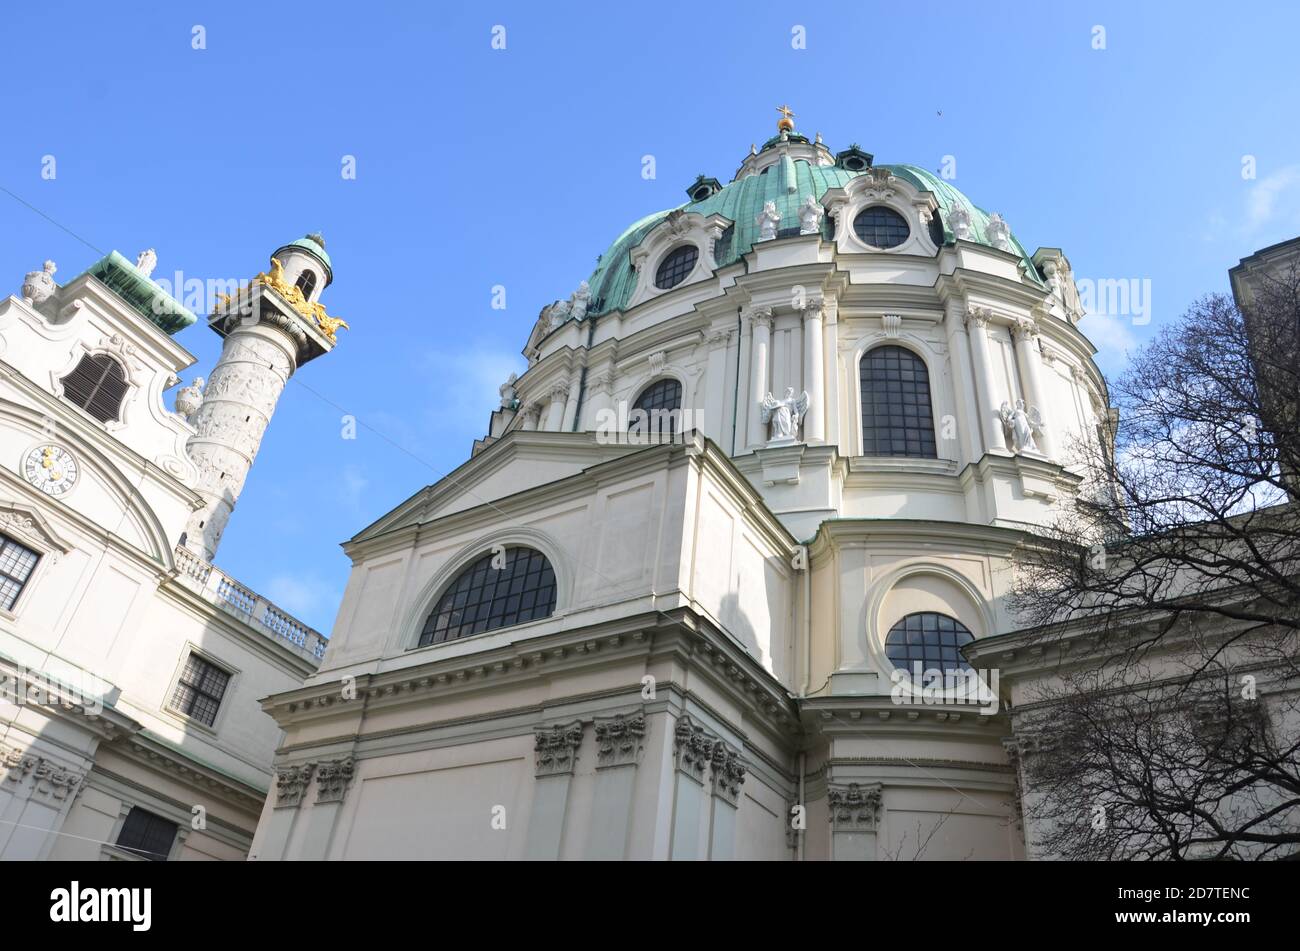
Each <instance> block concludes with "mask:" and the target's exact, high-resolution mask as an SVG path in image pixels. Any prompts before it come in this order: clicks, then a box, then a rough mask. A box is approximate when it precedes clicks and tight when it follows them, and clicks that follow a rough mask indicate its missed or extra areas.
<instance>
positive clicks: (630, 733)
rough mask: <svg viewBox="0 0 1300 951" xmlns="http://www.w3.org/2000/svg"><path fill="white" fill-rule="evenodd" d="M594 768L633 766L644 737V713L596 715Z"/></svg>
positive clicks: (638, 756)
mask: <svg viewBox="0 0 1300 951" xmlns="http://www.w3.org/2000/svg"><path fill="white" fill-rule="evenodd" d="M595 730H596V768H597V769H605V768H607V767H610V766H635V765H636V763H637V760H638V759H640V756H641V741H642V740H643V739H644V738H645V714H644V713H639V712H638V713H631V714H619V715H617V716H612V717H596V722H595Z"/></svg>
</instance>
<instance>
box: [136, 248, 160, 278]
mask: <svg viewBox="0 0 1300 951" xmlns="http://www.w3.org/2000/svg"><path fill="white" fill-rule="evenodd" d="M157 266H158V255H157V254H156V253H155V252H154V249H153V248H146V249H145V250H143V251H141V252H140V253H139V254H137V255H136V256H135V269H136V270H137V271H139V272H140V273H141V274H143V275H144V276H145V277H148V276H149V275H150V274H152V273H153V269H154V268H155V267H157Z"/></svg>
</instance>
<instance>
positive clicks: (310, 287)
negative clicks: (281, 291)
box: [294, 268, 316, 300]
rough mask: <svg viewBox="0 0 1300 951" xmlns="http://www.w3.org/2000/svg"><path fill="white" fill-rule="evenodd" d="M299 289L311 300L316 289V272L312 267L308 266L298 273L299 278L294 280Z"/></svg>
mask: <svg viewBox="0 0 1300 951" xmlns="http://www.w3.org/2000/svg"><path fill="white" fill-rule="evenodd" d="M294 284H295V285H297V287H298V290H300V291H302V296H303V297H305V298H306V299H307V300H311V292H312V291H314V290H316V273H315V272H314V271H312V270H311V268H306V269H304V270H303V272H302V273H301V274H299V275H298V280H296V281H294Z"/></svg>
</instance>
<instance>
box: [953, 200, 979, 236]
mask: <svg viewBox="0 0 1300 951" xmlns="http://www.w3.org/2000/svg"><path fill="white" fill-rule="evenodd" d="M948 230H949V231H951V232H952V236H953V237H954V238H956V239H957V240H958V241H969V240H971V238H972V237H974V233H973V232H972V231H971V228H970V212H969V211H967V210H966V209H965V208H963V207H962V206H961V205H955V206H953V209H952V211H950V212H948Z"/></svg>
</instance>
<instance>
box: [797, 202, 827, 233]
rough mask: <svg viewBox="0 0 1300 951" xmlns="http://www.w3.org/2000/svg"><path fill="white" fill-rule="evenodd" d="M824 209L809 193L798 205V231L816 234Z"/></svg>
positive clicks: (820, 227)
mask: <svg viewBox="0 0 1300 951" xmlns="http://www.w3.org/2000/svg"><path fill="white" fill-rule="evenodd" d="M825 213H826V210H825V209H824V208H822V206H821V205H820V204H819V203H818V201H817V199H816V198H814V197H813V196H812V195H809V196H808V197H807V198H805V199H804V200H803V204H802V205H800V206H799V233H800V234H818V233H819V232H820V231H821V230H822V215H824V214H825Z"/></svg>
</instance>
